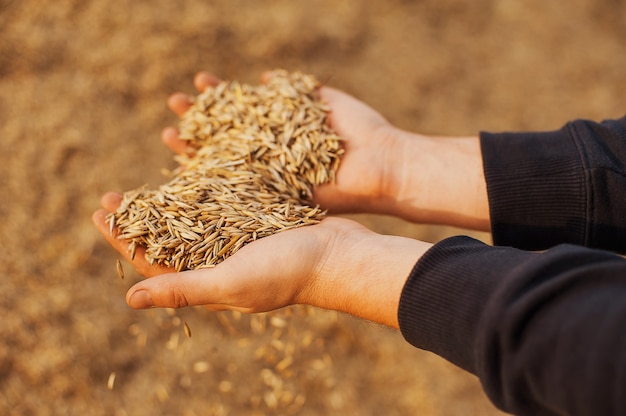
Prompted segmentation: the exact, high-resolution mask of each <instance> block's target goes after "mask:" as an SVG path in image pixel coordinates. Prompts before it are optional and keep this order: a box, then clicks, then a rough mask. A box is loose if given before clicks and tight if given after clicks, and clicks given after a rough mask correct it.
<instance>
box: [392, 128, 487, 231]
mask: <svg viewBox="0 0 626 416" xmlns="http://www.w3.org/2000/svg"><path fill="white" fill-rule="evenodd" d="M387 153H388V154H387V155H386V158H387V159H386V161H385V165H386V166H387V167H388V169H387V170H386V171H384V181H383V184H384V187H383V190H382V192H381V195H382V197H381V198H380V201H381V202H383V204H385V205H386V206H385V207H380V208H385V209H386V210H387V212H386V213H390V214H392V215H396V216H399V217H401V218H404V219H406V220H409V221H413V222H421V223H429V224H446V225H453V226H458V227H463V228H470V229H475V230H483V231H488V230H489V228H490V224H489V204H488V199H487V187H486V182H485V177H484V173H483V165H482V154H481V149H480V141H479V139H478V137H431V136H424V135H418V134H412V133H409V132H405V131H402V130H398V131H397V132H396V133H395V134H394V139H393V146H390V150H389V151H388V152H387ZM390 211H391V212H390Z"/></svg>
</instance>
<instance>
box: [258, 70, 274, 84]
mask: <svg viewBox="0 0 626 416" xmlns="http://www.w3.org/2000/svg"><path fill="white" fill-rule="evenodd" d="M273 76H274V71H265V72H263V73H262V74H261V83H262V84H267V83H268V82H270V79H272V77H273Z"/></svg>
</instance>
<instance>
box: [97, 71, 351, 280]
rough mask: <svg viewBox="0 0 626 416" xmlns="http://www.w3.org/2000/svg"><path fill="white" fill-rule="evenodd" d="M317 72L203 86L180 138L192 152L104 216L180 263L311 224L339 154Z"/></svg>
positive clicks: (155, 254) (190, 264) (172, 263)
mask: <svg viewBox="0 0 626 416" xmlns="http://www.w3.org/2000/svg"><path fill="white" fill-rule="evenodd" d="M317 87H318V83H317V81H316V80H315V78H314V77H312V76H310V75H305V74H302V73H299V72H294V73H287V72H286V71H282V70H280V71H275V72H274V74H273V76H272V78H271V79H270V80H269V82H268V83H267V84H265V85H258V86H250V85H246V84H240V83H237V82H234V81H231V82H221V83H220V84H219V85H217V86H216V87H209V88H207V89H206V90H205V91H204V92H203V93H201V94H199V95H198V96H197V97H196V98H195V99H194V102H193V104H192V106H191V108H190V109H189V110H188V111H187V112H186V114H185V115H184V116H183V118H182V120H181V122H180V126H179V130H180V138H181V139H183V140H187V141H188V142H189V144H190V148H191V149H192V150H193V151H191V152H189V153H187V154H183V155H179V156H177V157H176V158H175V159H176V161H177V162H178V163H179V165H180V166H179V167H178V168H177V169H175V170H174V171H173V172H172V178H171V180H170V181H169V182H168V183H166V184H164V185H161V186H160V187H159V188H158V189H157V190H149V189H147V188H146V187H141V188H139V189H136V190H132V191H128V192H126V193H125V194H124V197H123V200H122V203H121V205H120V207H119V208H118V209H117V211H115V212H114V213H111V214H109V216H108V217H107V220H108V221H109V224H110V225H111V228H113V226H117V228H118V230H119V234H118V238H121V239H126V240H129V241H130V243H131V244H130V249H131V250H132V251H133V253H134V249H135V247H137V245H142V246H144V247H146V259H147V260H148V261H149V262H150V263H151V264H152V263H154V262H156V263H158V264H161V265H164V266H168V267H174V268H175V269H176V270H177V271H181V270H188V269H197V268H201V267H211V266H213V265H215V264H217V263H219V262H221V261H223V260H224V259H226V258H227V257H229V256H230V255H232V254H233V253H234V252H236V251H237V250H238V249H240V248H241V247H242V246H243V245H245V244H247V243H249V242H251V241H254V240H256V239H258V238H262V237H265V236H268V235H271V234H274V233H277V232H280V231H283V230H287V229H291V228H295V227H301V226H304V225H309V224H316V223H318V222H319V221H321V219H322V218H323V217H324V215H325V212H324V211H322V210H321V209H320V208H319V207H318V206H314V205H313V204H312V202H311V198H312V188H313V187H314V186H316V185H319V184H322V183H326V182H329V181H332V180H334V176H335V172H336V170H337V167H338V164H339V161H340V157H341V155H342V153H343V148H342V146H341V140H340V138H339V137H338V136H337V135H336V134H335V133H334V132H333V131H332V130H331V128H330V127H329V125H328V122H327V114H328V108H327V107H326V106H325V105H324V104H323V103H322V102H321V101H320V100H319V99H318V97H317V91H316V90H317Z"/></svg>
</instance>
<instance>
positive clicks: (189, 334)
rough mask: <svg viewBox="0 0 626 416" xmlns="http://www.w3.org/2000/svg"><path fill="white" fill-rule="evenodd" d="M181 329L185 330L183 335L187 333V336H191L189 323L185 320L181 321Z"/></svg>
mask: <svg viewBox="0 0 626 416" xmlns="http://www.w3.org/2000/svg"><path fill="white" fill-rule="evenodd" d="M183 329H184V330H185V335H187V338H191V329H190V328H189V325H187V322H185V321H183Z"/></svg>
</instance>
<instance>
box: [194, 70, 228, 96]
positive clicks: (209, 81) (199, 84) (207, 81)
mask: <svg viewBox="0 0 626 416" xmlns="http://www.w3.org/2000/svg"><path fill="white" fill-rule="evenodd" d="M220 82H221V80H220V79H219V78H218V77H216V76H215V75H213V74H211V73H210V72H206V71H202V72H198V73H197V74H196V76H195V77H194V78H193V85H194V86H195V87H196V89H197V90H198V91H200V92H202V91H204V90H205V89H207V87H215V86H216V85H217V84H219V83H220Z"/></svg>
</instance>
